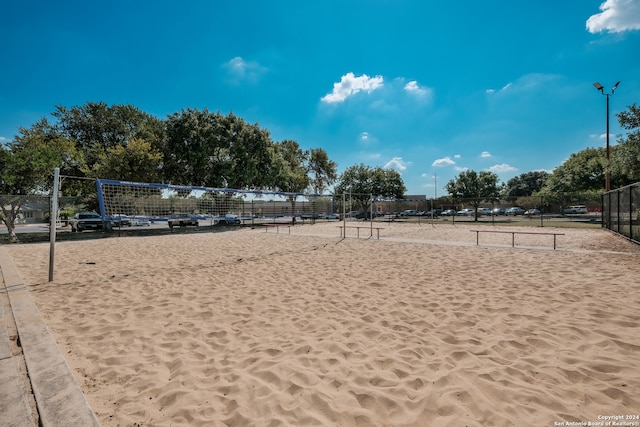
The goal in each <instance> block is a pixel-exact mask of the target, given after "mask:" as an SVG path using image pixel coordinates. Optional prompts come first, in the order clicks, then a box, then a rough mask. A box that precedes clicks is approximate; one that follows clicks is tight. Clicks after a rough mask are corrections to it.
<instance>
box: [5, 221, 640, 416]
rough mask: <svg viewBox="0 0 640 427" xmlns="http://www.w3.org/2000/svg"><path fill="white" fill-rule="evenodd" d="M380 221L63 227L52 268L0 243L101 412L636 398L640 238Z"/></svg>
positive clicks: (412, 410) (538, 404)
mask: <svg viewBox="0 0 640 427" xmlns="http://www.w3.org/2000/svg"><path fill="white" fill-rule="evenodd" d="M382 226H383V227H385V229H384V230H382V232H381V239H380V240H375V239H374V240H365V239H360V240H356V239H354V238H348V239H346V240H342V241H341V240H340V239H339V238H338V229H337V228H336V224H328V225H313V226H309V225H306V226H300V227H298V226H296V227H295V228H294V229H293V230H292V232H291V234H288V233H287V231H286V230H281V231H280V233H279V234H276V233H275V230H270V231H269V232H268V233H265V232H264V230H251V229H242V230H238V231H233V232H225V233H202V234H174V235H171V236H158V237H144V238H140V237H137V238H128V237H122V238H110V239H102V240H96V241H76V242H60V243H58V245H57V250H56V261H57V265H56V271H55V275H56V280H55V281H54V282H52V283H48V282H47V268H48V266H47V263H48V250H49V246H48V244H36V245H17V246H8V247H7V249H8V250H9V252H10V254H11V256H12V257H13V259H14V261H15V263H16V265H17V267H18V269H19V270H20V273H21V275H22V277H23V279H24V280H25V282H26V283H27V284H28V285H29V290H30V293H31V295H32V297H33V299H34V301H35V302H36V304H37V305H38V307H39V309H40V310H41V312H42V314H43V316H44V318H45V320H46V322H47V324H48V325H49V327H50V329H51V330H52V332H53V334H54V336H55V337H56V340H57V342H58V345H59V346H60V348H61V350H62V352H63V353H64V354H65V356H66V357H67V360H68V362H69V364H70V366H71V367H72V370H73V371H74V374H75V375H76V378H77V380H78V382H79V384H80V385H81V387H82V389H83V390H84V392H85V394H86V396H87V400H88V401H89V403H90V404H91V406H92V408H93V409H94V411H95V412H96V415H97V416H98V419H99V420H100V422H101V424H102V425H103V426H143V425H144V426H177V425H188V426H198V425H200V426H344V427H348V426H396V427H397V426H440V425H452V426H465V425H467V426H510V425H530V426H534V425H536V426H553V425H554V423H555V422H570V421H582V422H585V423H587V422H597V421H600V420H601V419H602V418H599V417H604V416H611V415H629V416H633V415H639V414H640V311H639V308H640V289H639V286H640V282H639V279H638V278H639V277H640V262H639V261H640V248H638V246H636V245H633V244H631V243H629V242H626V241H624V240H623V239H621V238H618V237H616V236H613V235H612V234H610V233H608V232H606V231H603V230H573V229H557V230H555V231H557V232H560V233H565V235H564V236H559V237H558V249H559V250H557V251H553V250H552V249H551V247H552V238H551V237H550V236H518V237H517V242H516V246H517V247H516V248H515V249H513V248H511V237H510V236H508V235H498V234H496V235H486V236H481V243H485V245H483V246H479V247H477V246H475V239H476V236H475V233H471V232H470V231H469V230H470V228H469V227H465V226H456V227H454V226H451V225H436V226H435V227H432V226H430V225H422V226H421V227H420V226H417V225H415V224H413V225H408V224H405V225H387V224H385V225H382ZM512 229H513V228H509V230H512ZM527 230H528V231H531V230H533V231H545V232H548V231H552V230H553V229H549V228H546V227H545V228H544V229H535V228H534V229H527ZM349 235H350V234H349ZM353 235H355V231H354V234H353ZM632 421H633V422H636V421H637V422H640V420H632Z"/></svg>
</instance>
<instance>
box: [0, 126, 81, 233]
mask: <svg viewBox="0 0 640 427" xmlns="http://www.w3.org/2000/svg"><path fill="white" fill-rule="evenodd" d="M18 132H19V135H18V136H16V138H15V140H14V141H13V142H10V143H9V144H7V146H6V147H3V146H0V194H2V195H4V196H2V198H0V210H1V212H2V214H1V215H0V219H1V220H2V222H3V223H4V224H5V225H6V227H7V230H8V234H9V241H11V242H17V241H18V237H17V235H16V233H15V221H16V218H17V216H18V213H19V212H20V208H22V206H24V205H25V204H27V203H30V202H33V201H35V200H41V199H42V195H44V194H46V193H47V192H49V191H50V189H51V182H52V173H53V170H54V169H55V168H56V167H59V168H60V170H61V171H65V170H68V169H69V168H71V167H74V166H75V165H76V164H77V156H78V153H77V151H76V149H75V146H74V144H73V142H72V141H69V140H68V139H66V138H64V137H62V136H60V135H59V134H58V133H57V132H55V131H53V129H52V127H51V126H50V125H49V123H48V122H47V120H46V119H41V120H40V121H38V122H36V123H35V124H34V125H33V126H32V127H31V128H29V129H26V128H19V129H18Z"/></svg>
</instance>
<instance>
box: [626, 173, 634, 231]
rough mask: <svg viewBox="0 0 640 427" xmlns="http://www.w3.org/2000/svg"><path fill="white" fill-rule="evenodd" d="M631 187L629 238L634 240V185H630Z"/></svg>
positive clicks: (629, 187)
mask: <svg viewBox="0 0 640 427" xmlns="http://www.w3.org/2000/svg"><path fill="white" fill-rule="evenodd" d="M627 188H628V189H629V238H630V239H631V240H633V191H631V190H632V189H633V187H632V186H631V185H630V186H628V187H627Z"/></svg>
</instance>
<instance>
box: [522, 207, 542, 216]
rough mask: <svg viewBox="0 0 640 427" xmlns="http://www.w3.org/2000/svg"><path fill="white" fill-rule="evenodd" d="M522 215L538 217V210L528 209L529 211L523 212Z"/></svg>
mask: <svg viewBox="0 0 640 427" xmlns="http://www.w3.org/2000/svg"><path fill="white" fill-rule="evenodd" d="M524 214H525V215H529V216H531V215H540V209H536V208H533V209H529V210H527V211H525V212H524Z"/></svg>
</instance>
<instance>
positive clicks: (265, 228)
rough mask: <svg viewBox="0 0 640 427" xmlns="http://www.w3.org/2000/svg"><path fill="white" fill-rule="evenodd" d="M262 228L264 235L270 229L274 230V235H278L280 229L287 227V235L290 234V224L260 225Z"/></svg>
mask: <svg viewBox="0 0 640 427" xmlns="http://www.w3.org/2000/svg"><path fill="white" fill-rule="evenodd" d="M260 225H262V226H263V227H264V232H265V233H266V232H267V231H268V230H269V228H270V227H275V228H276V233H280V227H287V228H288V229H289V234H291V224H276V223H274V224H260Z"/></svg>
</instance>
